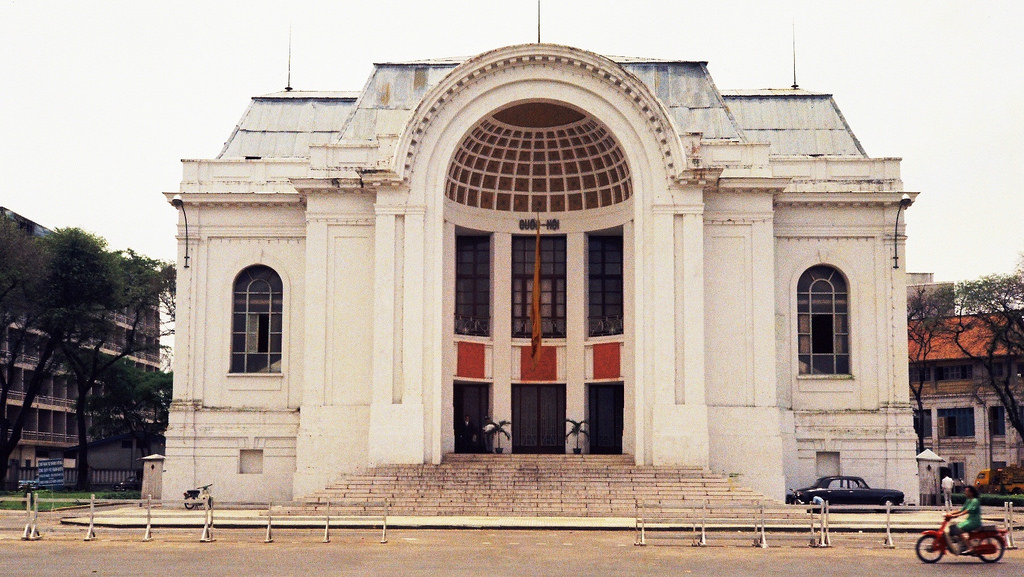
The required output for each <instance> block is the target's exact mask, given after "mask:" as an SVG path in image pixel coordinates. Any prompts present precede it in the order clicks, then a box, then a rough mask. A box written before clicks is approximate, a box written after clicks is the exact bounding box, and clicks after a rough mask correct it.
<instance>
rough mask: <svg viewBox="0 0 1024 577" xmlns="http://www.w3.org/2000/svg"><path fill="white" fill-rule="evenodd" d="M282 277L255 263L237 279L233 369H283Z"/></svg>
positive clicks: (232, 350)
mask: <svg viewBox="0 0 1024 577" xmlns="http://www.w3.org/2000/svg"><path fill="white" fill-rule="evenodd" d="M283 300H284V295H283V288H282V284H281V277H280V276H279V275H278V274H277V273H276V272H274V269H272V268H270V267H267V266H263V265H254V266H251V267H249V268H247V269H245V270H243V271H242V272H240V273H239V274H238V277H236V278H235V293H234V303H233V306H232V319H231V372H232V373H280V372H281V326H282V318H281V303H282V301H283Z"/></svg>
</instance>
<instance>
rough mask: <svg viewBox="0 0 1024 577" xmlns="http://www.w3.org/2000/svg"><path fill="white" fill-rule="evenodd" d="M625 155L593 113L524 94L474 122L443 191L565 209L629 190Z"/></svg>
mask: <svg viewBox="0 0 1024 577" xmlns="http://www.w3.org/2000/svg"><path fill="white" fill-rule="evenodd" d="M632 192H633V190H632V180H631V178H630V172H629V166H628V165H627V164H626V158H625V155H624V154H623V153H622V149H621V148H620V147H619V143H618V142H617V141H616V140H615V138H614V137H613V136H612V135H611V134H610V133H609V132H608V130H606V129H605V128H604V126H602V125H601V124H599V123H598V122H597V121H596V120H594V119H593V118H591V117H589V116H587V115H585V114H583V113H580V112H578V111H576V110H573V109H571V108H568V107H565V106H560V105H558V104H552V103H546V102H531V103H526V104H519V105H515V106H512V107H510V108H505V109H503V110H501V111H498V112H496V113H494V114H491V115H489V116H487V117H485V118H483V119H481V120H480V122H478V123H477V125H476V126H474V127H473V129H472V130H470V131H469V134H467V135H466V137H465V138H464V139H463V141H462V144H461V145H460V146H459V148H458V150H457V151H456V152H455V157H454V159H453V160H452V163H451V165H450V166H449V167H448V176H447V179H446V183H445V195H446V196H447V197H448V198H449V199H451V200H453V201H455V202H457V203H459V204H464V205H468V206H474V207H479V208H487V209H494V210H504V211H515V212H564V211H572V210H584V209H589V208H599V207H603V206H610V205H613V204H617V203H620V202H622V201H624V200H626V199H627V198H629V197H630V196H632Z"/></svg>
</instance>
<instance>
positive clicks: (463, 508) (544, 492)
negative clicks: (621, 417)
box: [307, 454, 771, 517]
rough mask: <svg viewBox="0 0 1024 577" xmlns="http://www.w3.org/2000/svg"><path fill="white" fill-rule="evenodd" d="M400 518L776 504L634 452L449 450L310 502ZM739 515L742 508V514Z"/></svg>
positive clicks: (356, 476) (382, 469)
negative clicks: (648, 461)
mask: <svg viewBox="0 0 1024 577" xmlns="http://www.w3.org/2000/svg"><path fill="white" fill-rule="evenodd" d="M382 499H387V500H388V501H389V503H390V511H391V513H392V514H395V515H485V516H493V515H511V516H581V517H585V516H633V515H635V514H636V504H637V503H638V502H641V501H642V502H644V503H646V504H649V505H650V506H652V507H657V506H658V505H660V504H667V505H678V504H680V503H684V504H685V503H692V504H693V506H696V507H699V506H700V505H701V504H703V503H705V502H706V503H708V507H709V508H713V507H718V508H723V507H728V506H730V505H733V506H735V505H745V506H750V505H755V504H758V503H762V502H765V501H768V502H771V501H770V500H768V499H766V498H765V497H764V496H763V495H760V494H758V493H756V492H754V491H752V490H750V489H747V488H743V487H740V486H737V485H735V483H733V482H731V481H730V480H729V479H728V478H726V477H725V476H722V475H716V474H714V473H711V472H709V471H707V470H704V469H702V468H699V467H648V466H641V465H637V464H636V463H635V462H634V460H633V457H632V456H630V455H508V454H505V455H481V454H473V455H446V456H445V457H444V459H443V460H442V462H441V464H440V465H431V464H416V465H382V466H379V467H375V468H371V469H368V470H365V471H360V472H356V473H353V474H351V475H347V476H345V477H343V478H341V479H339V480H338V481H337V482H336V483H332V484H331V485H330V486H328V487H325V488H324V489H323V490H322V491H319V492H317V493H316V494H314V495H311V496H310V497H309V498H308V499H307V504H308V505H310V506H313V507H316V508H322V509H326V507H327V502H328V501H331V507H332V511H335V510H336V511H337V512H338V514H345V513H346V512H347V511H353V512H359V511H362V512H364V513H365V512H372V511H371V509H372V508H368V507H360V505H359V503H360V502H368V501H378V500H382ZM737 515H738V517H742V513H737Z"/></svg>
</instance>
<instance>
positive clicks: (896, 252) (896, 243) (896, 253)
mask: <svg viewBox="0 0 1024 577" xmlns="http://www.w3.org/2000/svg"><path fill="white" fill-rule="evenodd" d="M913 203H914V201H913V200H911V199H910V195H909V194H904V195H903V198H901V199H900V206H899V208H897V209H896V229H895V230H894V231H893V234H892V268H900V213H902V212H903V211H904V210H905V209H906V208H907V207H908V206H910V205H911V204H913ZM186 228H187V225H186ZM186 236H187V233H186Z"/></svg>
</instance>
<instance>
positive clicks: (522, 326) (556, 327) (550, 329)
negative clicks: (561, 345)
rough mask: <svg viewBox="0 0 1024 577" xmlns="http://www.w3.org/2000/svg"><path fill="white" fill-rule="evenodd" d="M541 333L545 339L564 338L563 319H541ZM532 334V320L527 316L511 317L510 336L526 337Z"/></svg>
mask: <svg viewBox="0 0 1024 577" xmlns="http://www.w3.org/2000/svg"><path fill="white" fill-rule="evenodd" d="M540 330H541V334H542V335H544V338H546V339H564V338H565V319H541V321H540ZM532 335H533V320H532V319H530V318H529V317H519V318H513V319H512V337H513V338H517V339H528V338H530V337H531V336H532Z"/></svg>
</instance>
